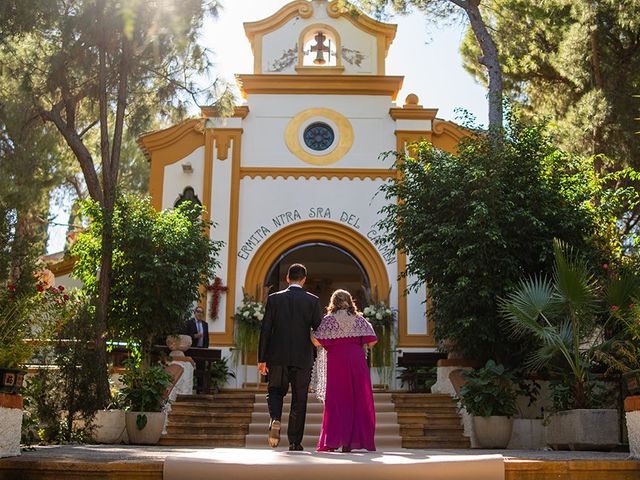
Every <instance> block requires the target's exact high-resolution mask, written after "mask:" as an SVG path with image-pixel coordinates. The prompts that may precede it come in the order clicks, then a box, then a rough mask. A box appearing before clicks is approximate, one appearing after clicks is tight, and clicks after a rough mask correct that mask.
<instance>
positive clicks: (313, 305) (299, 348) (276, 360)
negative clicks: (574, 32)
mask: <svg viewBox="0 0 640 480" xmlns="http://www.w3.org/2000/svg"><path fill="white" fill-rule="evenodd" d="M306 279H307V269H306V268H305V267H304V265H301V264H299V263H294V264H293V265H291V267H289V271H288V272H287V283H288V284H289V287H288V288H287V289H286V290H282V291H280V292H276V293H273V294H271V295H269V298H268V299H267V305H266V308H265V313H264V318H263V319H262V328H261V330H260V344H259V349H258V370H259V371H260V373H261V374H262V375H266V374H267V373H268V374H269V387H268V394H267V404H268V406H269V415H270V416H271V422H270V423H269V445H271V446H272V447H277V446H278V444H279V443H280V419H281V418H282V403H283V397H284V396H285V395H286V394H287V391H288V390H289V385H291V411H290V413H289V427H288V429H287V436H288V438H289V450H303V448H302V437H303V435H304V423H305V417H306V414H307V394H308V390H309V382H310V381H311V369H312V367H313V350H314V347H313V344H312V343H311V330H315V329H316V328H318V326H319V325H320V322H321V320H322V315H321V313H320V301H319V300H318V297H316V296H315V295H313V294H311V293H308V292H306V291H304V290H303V289H302V286H303V285H304V282H305V280H306Z"/></svg>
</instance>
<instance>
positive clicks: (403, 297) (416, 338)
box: [395, 130, 436, 347]
mask: <svg viewBox="0 0 640 480" xmlns="http://www.w3.org/2000/svg"><path fill="white" fill-rule="evenodd" d="M395 133H396V150H397V151H398V152H404V151H405V148H406V145H407V144H410V143H416V142H418V141H420V140H423V139H424V140H428V141H430V139H431V132H407V131H399V130H396V132H395ZM398 201H399V202H400V201H402V199H398ZM397 258H398V347H435V346H436V341H435V337H434V336H433V327H434V326H433V324H432V323H430V322H429V321H428V320H427V319H425V320H427V334H426V335H424V334H422V335H415V334H409V323H408V322H409V319H408V306H407V294H406V290H407V277H406V276H404V275H403V273H404V272H405V271H406V269H407V255H406V254H405V252H398V257H397ZM427 302H428V304H429V303H430V300H429V298H428V297H427ZM427 318H428V317H427Z"/></svg>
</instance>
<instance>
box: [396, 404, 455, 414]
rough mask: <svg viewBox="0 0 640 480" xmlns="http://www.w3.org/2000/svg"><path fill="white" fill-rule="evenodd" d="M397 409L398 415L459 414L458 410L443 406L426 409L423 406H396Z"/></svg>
mask: <svg viewBox="0 0 640 480" xmlns="http://www.w3.org/2000/svg"><path fill="white" fill-rule="evenodd" d="M395 409H396V411H397V412H398V413H423V414H426V415H433V414H445V415H447V414H448V415H453V414H455V413H457V410H456V409H455V408H453V407H446V406H442V407H433V406H432V407H427V408H425V407H424V406H422V405H412V406H405V405H403V406H398V405H396V406H395Z"/></svg>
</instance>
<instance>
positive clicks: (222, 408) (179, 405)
mask: <svg viewBox="0 0 640 480" xmlns="http://www.w3.org/2000/svg"><path fill="white" fill-rule="evenodd" d="M174 410H176V411H180V412H189V411H202V412H205V411H209V412H211V413H214V412H229V413H232V412H233V413H242V412H249V413H251V412H252V411H253V403H246V404H245V403H237V404H225V403H213V402H212V403H208V402H188V403H183V402H175V403H174V404H172V405H171V411H174Z"/></svg>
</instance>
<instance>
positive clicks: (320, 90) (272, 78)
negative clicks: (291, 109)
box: [237, 74, 404, 100]
mask: <svg viewBox="0 0 640 480" xmlns="http://www.w3.org/2000/svg"><path fill="white" fill-rule="evenodd" d="M237 79H238V81H239V87H240V92H241V93H242V96H243V97H244V98H247V96H248V95H249V94H264V93H271V94H281V95H300V94H332V95H384V96H388V97H391V100H395V99H396V97H397V96H398V92H399V91H400V89H401V88H402V82H403V80H404V77H400V76H381V75H322V76H320V75H308V74H307V75H302V74H300V75H273V74H272V75H249V74H246V75H237Z"/></svg>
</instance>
